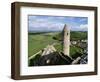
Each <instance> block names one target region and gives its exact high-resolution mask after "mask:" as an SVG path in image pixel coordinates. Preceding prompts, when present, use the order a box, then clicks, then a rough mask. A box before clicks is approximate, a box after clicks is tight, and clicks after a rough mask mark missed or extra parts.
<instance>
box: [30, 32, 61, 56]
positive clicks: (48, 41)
mask: <svg viewBox="0 0 100 82" xmlns="http://www.w3.org/2000/svg"><path fill="white" fill-rule="evenodd" d="M58 33H59V32H57V33H55V32H54V33H29V35H28V57H30V56H32V55H34V54H35V53H37V52H39V51H40V50H42V49H44V48H45V47H46V46H47V45H52V44H54V43H56V45H54V46H55V47H56V49H57V50H59V51H60V50H62V46H61V43H60V42H59V41H57V40H54V39H53V36H54V35H57V34H58Z"/></svg>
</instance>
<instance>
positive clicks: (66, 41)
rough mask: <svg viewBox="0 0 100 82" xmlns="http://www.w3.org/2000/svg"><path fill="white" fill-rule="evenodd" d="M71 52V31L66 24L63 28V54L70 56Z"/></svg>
mask: <svg viewBox="0 0 100 82" xmlns="http://www.w3.org/2000/svg"><path fill="white" fill-rule="evenodd" d="M69 52H70V29H69V28H68V27H67V25H66V24H65V25H64V28H63V53H64V55H67V56H69Z"/></svg>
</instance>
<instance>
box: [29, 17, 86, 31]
mask: <svg viewBox="0 0 100 82" xmlns="http://www.w3.org/2000/svg"><path fill="white" fill-rule="evenodd" d="M28 23H29V24H28V25H29V31H61V30H62V29H63V27H64V24H67V25H68V27H69V28H70V29H71V30H73V31H87V18H85V17H66V16H65V17H64V16H63V17H60V16H59V17H58V16H29V21H28Z"/></svg>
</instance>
